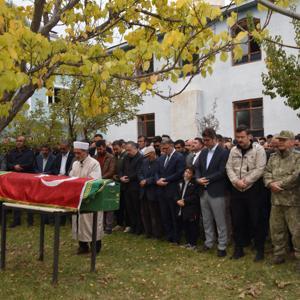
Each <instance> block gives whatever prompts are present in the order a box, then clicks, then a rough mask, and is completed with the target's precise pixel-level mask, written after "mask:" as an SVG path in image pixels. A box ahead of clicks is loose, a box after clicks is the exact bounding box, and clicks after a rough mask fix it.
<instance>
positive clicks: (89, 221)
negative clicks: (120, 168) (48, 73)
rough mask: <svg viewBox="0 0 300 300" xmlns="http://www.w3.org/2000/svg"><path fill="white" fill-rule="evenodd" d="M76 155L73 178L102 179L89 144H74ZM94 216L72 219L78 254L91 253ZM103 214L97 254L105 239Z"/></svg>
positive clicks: (79, 216) (98, 234)
mask: <svg viewBox="0 0 300 300" xmlns="http://www.w3.org/2000/svg"><path fill="white" fill-rule="evenodd" d="M73 145H74V155H75V158H76V161H75V162H74V163H73V166H72V170H71V171H70V174H69V175H70V176H71V177H79V178H91V179H101V178H102V175H101V168H100V164H99V162H98V161H97V160H96V159H94V158H92V157H91V156H90V155H89V152H88V151H89V144H88V143H85V142H74V144H73ZM92 231H93V214H92V213H89V214H79V215H78V216H73V219H72V235H73V238H74V239H76V240H78V242H79V248H78V251H77V254H85V253H89V250H90V249H89V243H91V242H92ZM103 234H104V232H103V212H102V211H101V212H98V218H97V242H96V251H97V253H99V252H100V250H101V239H102V237H103Z"/></svg>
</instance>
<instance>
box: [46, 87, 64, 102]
mask: <svg viewBox="0 0 300 300" xmlns="http://www.w3.org/2000/svg"><path fill="white" fill-rule="evenodd" d="M61 90H62V89H61V88H57V87H55V88H54V90H53V96H48V104H53V103H58V102H59V101H60V99H59V93H60V91H61Z"/></svg>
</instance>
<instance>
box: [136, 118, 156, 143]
mask: <svg viewBox="0 0 300 300" xmlns="http://www.w3.org/2000/svg"><path fill="white" fill-rule="evenodd" d="M137 118H138V135H144V136H145V137H147V138H153V137H154V136H155V115H154V114H145V115H138V116H137Z"/></svg>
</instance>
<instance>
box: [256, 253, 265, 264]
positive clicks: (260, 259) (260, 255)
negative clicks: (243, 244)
mask: <svg viewBox="0 0 300 300" xmlns="http://www.w3.org/2000/svg"><path fill="white" fill-rule="evenodd" d="M264 258H265V254H264V251H262V250H258V251H257V252H256V255H255V258H254V262H259V261H262V260H264Z"/></svg>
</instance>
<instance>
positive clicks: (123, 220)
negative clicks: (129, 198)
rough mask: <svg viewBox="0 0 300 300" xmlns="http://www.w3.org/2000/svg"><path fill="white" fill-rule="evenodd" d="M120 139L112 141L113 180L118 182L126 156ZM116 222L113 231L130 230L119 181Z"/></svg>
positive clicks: (122, 187) (122, 186)
mask: <svg viewBox="0 0 300 300" xmlns="http://www.w3.org/2000/svg"><path fill="white" fill-rule="evenodd" d="M122 145H123V144H122V141H121V140H116V141H114V142H113V143H112V147H113V153H114V156H115V160H116V170H115V175H114V180H115V181H118V182H120V176H119V175H120V173H121V170H122V168H123V161H124V158H125V156H126V151H125V149H123V147H122ZM115 217H116V223H117V225H116V226H115V227H114V228H113V231H120V230H124V231H125V232H127V231H129V230H130V227H129V220H128V216H127V214H126V203H125V196H124V184H123V183H121V188H120V206H119V209H118V210H116V211H115Z"/></svg>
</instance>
